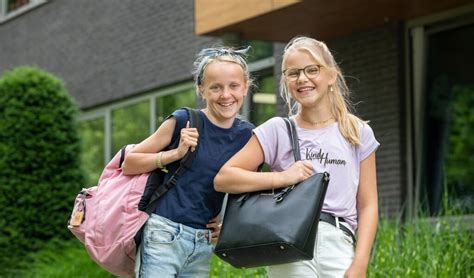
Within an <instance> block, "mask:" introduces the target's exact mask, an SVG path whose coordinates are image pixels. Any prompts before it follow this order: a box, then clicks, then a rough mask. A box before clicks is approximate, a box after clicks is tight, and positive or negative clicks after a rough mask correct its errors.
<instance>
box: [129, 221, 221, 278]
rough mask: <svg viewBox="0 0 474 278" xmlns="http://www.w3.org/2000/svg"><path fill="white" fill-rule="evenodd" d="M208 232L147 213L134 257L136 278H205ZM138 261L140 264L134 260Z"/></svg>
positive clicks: (209, 236)
mask: <svg viewBox="0 0 474 278" xmlns="http://www.w3.org/2000/svg"><path fill="white" fill-rule="evenodd" d="M210 239H211V231H210V230H206V229H194V228H191V227H188V226H185V225H183V224H179V223H175V222H173V221H171V220H169V219H167V218H164V217H161V216H159V215H156V214H151V216H150V218H149V219H148V221H147V223H146V224H145V229H144V231H143V239H142V243H141V245H140V251H139V254H138V255H137V263H138V264H139V265H138V266H137V267H136V272H137V273H136V274H137V276H138V277H143V278H148V277H206V278H207V277H208V276H209V264H210V260H211V255H212V245H211V242H210ZM138 259H140V261H138Z"/></svg>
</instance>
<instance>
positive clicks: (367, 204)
mask: <svg viewBox="0 0 474 278" xmlns="http://www.w3.org/2000/svg"><path fill="white" fill-rule="evenodd" d="M357 215H358V231H357V234H358V237H357V245H356V250H355V255H354V260H353V261H352V264H351V266H350V267H349V269H347V271H346V273H345V275H344V277H365V274H366V271H367V266H368V264H369V258H370V252H371V250H372V245H373V243H374V239H375V233H376V231H377V223H378V197H377V176H376V169H375V152H373V153H372V154H371V155H369V156H368V157H367V158H366V159H364V160H363V161H362V162H361V163H360V180H359V189H358V191H357Z"/></svg>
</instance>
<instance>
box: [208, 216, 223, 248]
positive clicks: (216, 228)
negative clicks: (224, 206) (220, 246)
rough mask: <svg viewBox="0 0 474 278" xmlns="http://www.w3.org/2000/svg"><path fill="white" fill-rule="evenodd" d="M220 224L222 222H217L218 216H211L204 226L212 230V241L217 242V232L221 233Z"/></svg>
mask: <svg viewBox="0 0 474 278" xmlns="http://www.w3.org/2000/svg"><path fill="white" fill-rule="evenodd" d="M221 226H222V224H221V223H220V222H219V218H218V216H216V217H214V218H212V219H211V220H209V223H207V225H206V228H208V229H210V230H212V239H211V242H212V243H216V242H217V239H218V238H219V234H220V233H221Z"/></svg>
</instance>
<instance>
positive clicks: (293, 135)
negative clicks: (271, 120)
mask: <svg viewBox="0 0 474 278" xmlns="http://www.w3.org/2000/svg"><path fill="white" fill-rule="evenodd" d="M282 119H283V120H284V121H285V124H286V129H287V130H288V136H289V137H290V143H291V148H292V149H293V156H294V157H295V162H296V161H298V160H301V153H300V152H299V150H300V144H299V142H298V133H297V132H296V126H295V122H293V120H292V119H290V118H286V117H285V118H282Z"/></svg>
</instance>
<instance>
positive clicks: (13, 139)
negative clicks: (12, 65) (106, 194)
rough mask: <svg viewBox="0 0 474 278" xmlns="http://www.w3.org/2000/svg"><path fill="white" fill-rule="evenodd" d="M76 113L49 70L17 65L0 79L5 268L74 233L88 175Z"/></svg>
mask: <svg viewBox="0 0 474 278" xmlns="http://www.w3.org/2000/svg"><path fill="white" fill-rule="evenodd" d="M77 116H78V108H77V106H76V105H75V103H74V102H73V100H72V98H71V97H70V96H69V95H68V94H67V92H66V90H65V88H64V85H63V83H62V82H61V81H60V80H59V79H58V78H56V77H54V76H53V75H51V74H49V73H46V72H44V71H42V70H40V69H38V68H34V67H19V68H17V69H14V70H12V71H9V72H6V73H5V74H4V76H2V78H1V79H0V191H1V193H0V208H1V209H0V254H2V256H0V269H2V272H3V273H5V271H7V270H6V269H8V268H9V267H10V268H12V267H14V265H15V263H17V262H18V258H20V257H21V256H22V255H23V254H26V253H27V252H31V251H36V250H39V249H40V248H41V247H42V245H43V244H44V243H45V242H47V241H48V240H49V239H51V238H54V237H58V238H68V237H70V233H69V231H68V230H67V228H66V224H67V220H68V217H69V214H70V211H71V207H72V204H73V199H74V193H75V192H78V190H79V189H80V188H81V186H82V184H83V180H84V174H83V171H82V170H81V167H80V162H79V157H80V141H79V134H78V130H77V122H76V118H77ZM5 254H8V256H6V255H5Z"/></svg>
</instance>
